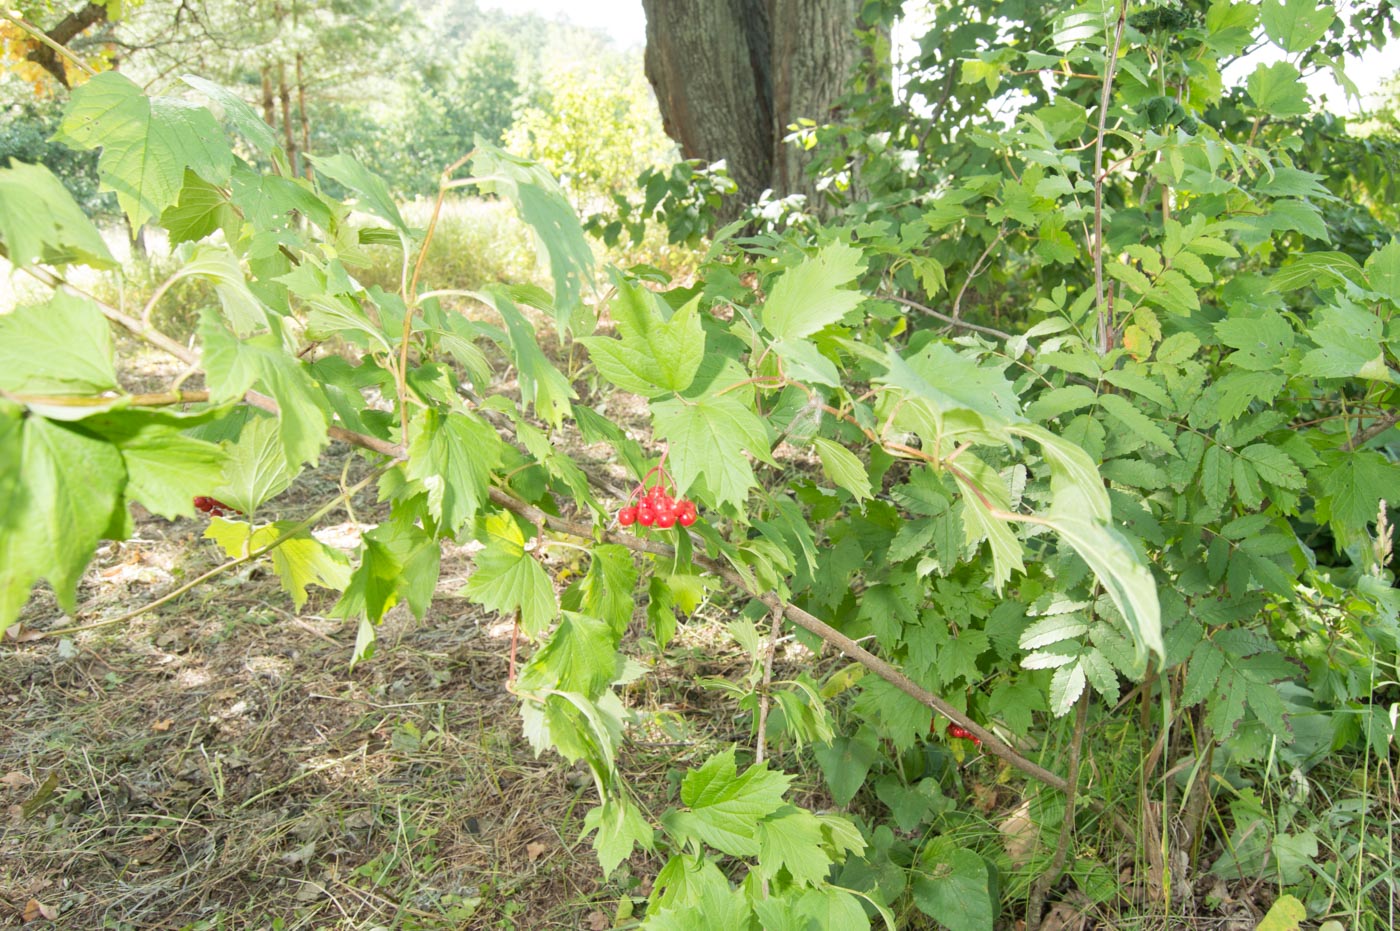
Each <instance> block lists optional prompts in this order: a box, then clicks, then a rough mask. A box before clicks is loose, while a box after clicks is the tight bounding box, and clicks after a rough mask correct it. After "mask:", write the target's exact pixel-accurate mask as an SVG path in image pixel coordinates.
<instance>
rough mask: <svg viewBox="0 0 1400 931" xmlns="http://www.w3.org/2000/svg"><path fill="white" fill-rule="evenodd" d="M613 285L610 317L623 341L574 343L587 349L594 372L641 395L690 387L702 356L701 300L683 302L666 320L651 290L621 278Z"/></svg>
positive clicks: (600, 339)
mask: <svg viewBox="0 0 1400 931" xmlns="http://www.w3.org/2000/svg"><path fill="white" fill-rule="evenodd" d="M615 283H616V285H617V298H616V299H615V300H614V301H613V303H612V305H611V307H612V317H613V321H614V323H616V325H617V330H618V333H619V334H620V335H621V336H622V338H621V339H620V340H618V339H607V338H605V337H601V336H593V337H585V338H583V339H580V340H579V342H581V343H583V344H584V345H585V346H587V347H588V353H589V356H590V357H591V358H592V359H593V362H594V364H595V365H597V366H598V371H599V372H601V373H602V375H603V377H604V378H606V379H607V380H608V381H610V382H612V383H613V384H614V385H616V386H617V387H619V388H621V389H622V390H624V391H630V392H632V393H633V394H640V395H642V396H643V397H655V396H656V395H658V394H664V393H669V392H681V391H684V390H685V389H687V388H689V387H690V384H691V382H692V381H694V380H695V373H696V371H698V370H699V368H700V361H701V359H703V358H704V356H705V332H704V330H702V329H701V327H700V316H699V306H700V299H699V298H698V297H696V298H695V299H693V300H691V301H688V302H687V303H686V304H685V305H684V306H683V307H681V309H680V310H678V311H676V312H675V313H674V314H671V315H670V319H666V316H665V315H664V314H663V313H662V308H663V307H664V306H665V305H664V304H663V302H662V301H661V299H660V298H658V297H657V296H656V295H655V294H653V293H652V292H651V291H648V290H647V289H646V288H644V287H642V286H641V285H639V284H633V283H631V282H628V281H625V280H623V279H621V278H617V279H615Z"/></svg>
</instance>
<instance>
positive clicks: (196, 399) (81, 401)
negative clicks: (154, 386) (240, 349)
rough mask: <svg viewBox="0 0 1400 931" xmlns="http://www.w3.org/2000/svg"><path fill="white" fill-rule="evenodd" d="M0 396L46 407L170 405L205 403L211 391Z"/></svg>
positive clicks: (5, 394) (1, 394)
mask: <svg viewBox="0 0 1400 931" xmlns="http://www.w3.org/2000/svg"><path fill="white" fill-rule="evenodd" d="M0 396H3V397H5V398H6V399H7V400H10V401H14V402H15V403H16V404H24V405H34V404H41V405H44V406H45V407H106V406H107V405H110V404H115V403H116V402H118V401H123V402H125V403H126V404H127V406H129V407H169V406H170V405H172V404H203V403H205V402H206V401H208V400H209V392H207V391H159V392H154V393H151V394H113V395H77V396H74V395H62V394H57V395H47V394H9V393H6V392H0Z"/></svg>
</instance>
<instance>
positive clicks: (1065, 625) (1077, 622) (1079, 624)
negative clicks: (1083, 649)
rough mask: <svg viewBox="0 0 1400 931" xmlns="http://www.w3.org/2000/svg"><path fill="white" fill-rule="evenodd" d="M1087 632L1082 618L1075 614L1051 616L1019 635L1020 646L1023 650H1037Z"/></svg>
mask: <svg viewBox="0 0 1400 931" xmlns="http://www.w3.org/2000/svg"><path fill="white" fill-rule="evenodd" d="M1088 630H1089V625H1088V623H1086V622H1085V620H1084V617H1083V616H1082V615H1080V614H1078V613H1076V612H1070V613H1068V614H1052V615H1050V616H1049V617H1045V618H1041V619H1040V620H1038V621H1036V622H1035V623H1034V624H1032V625H1031V626H1030V627H1027V628H1026V629H1025V630H1024V631H1022V633H1021V640H1020V646H1021V649H1023V650H1038V649H1040V648H1041V647H1048V646H1050V645H1051V644H1055V643H1059V642H1061V641H1062V640H1070V639H1073V638H1076V637H1079V636H1080V635H1081V634H1084V633H1086V632H1087V631H1088Z"/></svg>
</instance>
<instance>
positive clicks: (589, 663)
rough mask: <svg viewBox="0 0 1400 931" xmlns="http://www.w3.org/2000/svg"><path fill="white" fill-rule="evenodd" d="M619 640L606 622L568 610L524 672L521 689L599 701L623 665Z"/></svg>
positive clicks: (521, 677)
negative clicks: (559, 693) (562, 692)
mask: <svg viewBox="0 0 1400 931" xmlns="http://www.w3.org/2000/svg"><path fill="white" fill-rule="evenodd" d="M618 639H619V635H618V634H617V633H616V632H615V631H614V630H612V628H610V627H609V626H608V623H607V622H606V621H603V620H599V619H598V618H596V617H589V616H588V615H586V614H575V613H574V612H572V611H565V612H564V613H563V618H562V619H561V620H560V622H559V626H558V627H557V628H555V630H554V633H553V634H551V635H550V637H549V640H548V641H547V642H546V643H545V645H544V646H542V647H540V649H539V650H538V651H536V653H535V655H534V656H532V657H530V662H529V664H528V665H527V666H526V667H525V669H524V670H523V671H522V672H521V676H520V685H521V688H522V689H524V690H526V691H531V692H534V691H539V690H541V689H557V690H559V691H564V692H577V693H578V694H580V695H583V696H584V697H585V698H588V699H589V700H595V699H597V698H598V696H600V695H602V694H603V692H605V691H606V690H607V688H608V686H609V685H611V684H612V682H613V680H614V679H616V678H617V676H618V671H619V669H620V667H621V663H622V657H621V656H620V655H619V654H618V652H617V643H618Z"/></svg>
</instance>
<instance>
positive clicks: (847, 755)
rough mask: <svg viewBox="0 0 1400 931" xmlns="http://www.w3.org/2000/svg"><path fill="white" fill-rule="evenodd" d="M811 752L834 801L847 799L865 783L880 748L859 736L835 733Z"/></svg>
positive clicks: (846, 801)
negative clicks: (829, 740) (837, 734)
mask: <svg viewBox="0 0 1400 931" xmlns="http://www.w3.org/2000/svg"><path fill="white" fill-rule="evenodd" d="M813 753H814V754H815V755H816V758H817V763H818V764H819V765H820V766H821V768H822V773H823V774H824V775H825V776H826V784H827V786H828V787H829V788H830V789H831V798H832V801H834V802H835V803H836V804H837V805H847V804H849V803H850V801H851V799H852V798H854V797H855V794H856V792H857V791H859V789H860V787H861V786H862V785H864V784H865V777H866V776H867V775H868V774H869V773H870V767H871V766H873V765H874V763H875V761H876V760H877V759H879V758H880V754H879V751H878V750H876V749H875V748H874V747H872V746H871V745H870V744H869V743H868V742H867V741H864V740H861V739H860V738H859V737H844V736H843V737H837V738H836V739H835V740H833V741H831V743H829V744H819V745H817V746H816V747H814V748H813Z"/></svg>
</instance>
